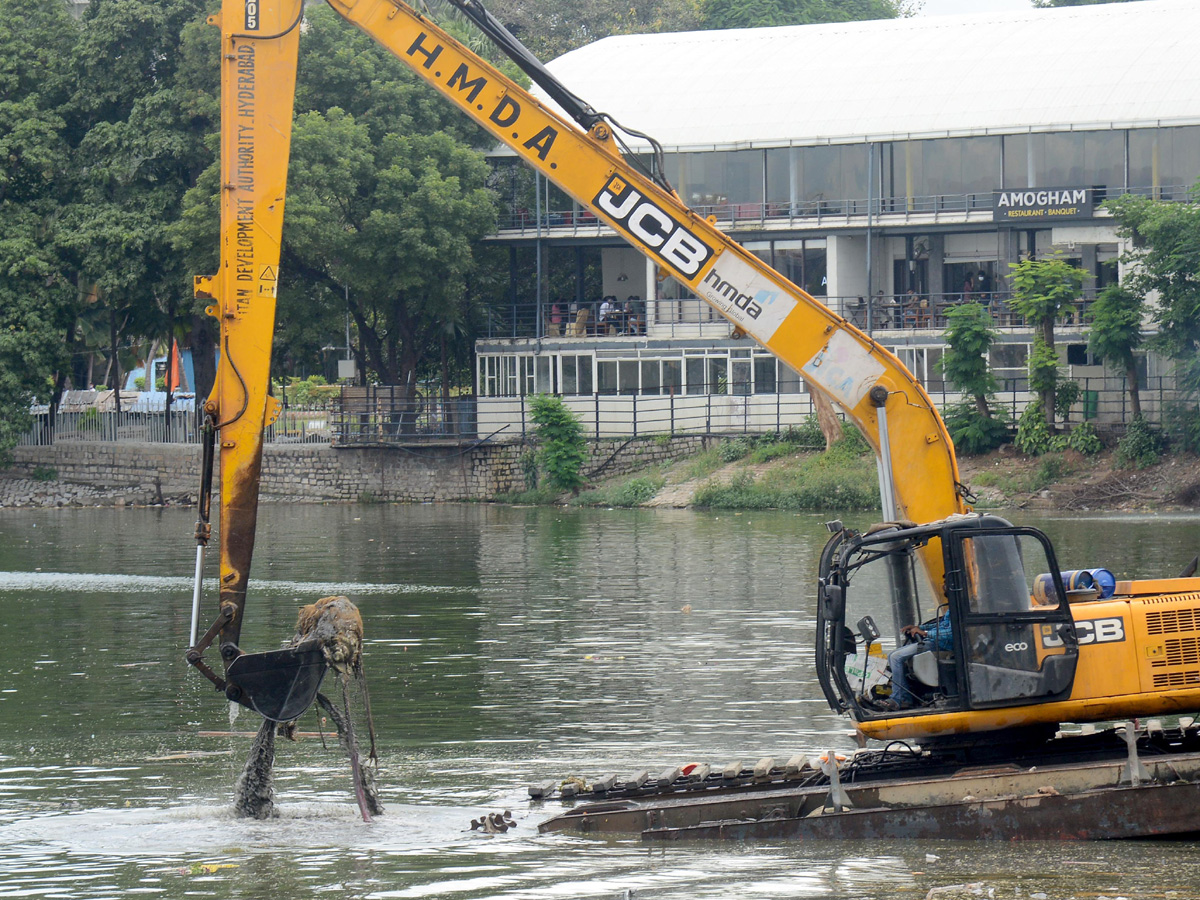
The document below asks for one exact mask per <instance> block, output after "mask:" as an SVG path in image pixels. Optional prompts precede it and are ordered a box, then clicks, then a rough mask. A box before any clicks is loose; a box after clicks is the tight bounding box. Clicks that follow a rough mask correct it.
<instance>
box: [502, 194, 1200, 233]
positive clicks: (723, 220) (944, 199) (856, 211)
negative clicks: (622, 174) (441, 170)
mask: <svg viewBox="0 0 1200 900" xmlns="http://www.w3.org/2000/svg"><path fill="white" fill-rule="evenodd" d="M1191 190H1192V188H1191V186H1190V185H1186V184H1171V185H1159V186H1157V187H1131V188H1128V189H1119V188H1115V189H1113V190H1110V191H1107V192H1104V191H1097V193H1096V197H1095V202H1096V204H1097V206H1098V205H1099V204H1100V203H1101V202H1102V201H1103V200H1104V199H1107V198H1109V197H1117V196H1120V195H1121V194H1134V195H1136V196H1140V197H1153V198H1154V199H1156V200H1166V201H1170V202H1177V203H1182V202H1186V201H1188V200H1190V199H1191ZM993 197H994V195H993V192H992V191H990V190H989V191H971V192H966V193H947V194H928V195H923V196H914V197H876V198H874V199H871V200H868V199H867V198H866V197H829V198H826V197H816V198H811V199H804V200H796V201H787V200H771V201H767V202H765V203H764V202H761V201H751V202H745V203H735V202H729V201H723V202H719V203H705V202H697V203H694V204H692V206H691V208H692V210H693V211H694V212H696V213H697V214H698V215H701V216H715V217H716V220H717V224H718V226H720V227H721V228H723V229H726V230H737V229H738V228H753V227H756V226H758V227H766V226H768V225H771V226H785V225H789V224H791V225H796V226H802V227H805V228H809V227H812V226H814V225H821V224H823V223H826V222H828V223H829V224H837V223H838V222H845V221H849V220H852V219H858V218H864V219H865V218H866V216H867V213H868V211H870V212H872V213H873V214H874V215H875V216H876V217H878V220H879V221H880V222H881V224H887V222H889V221H906V220H908V219H922V220H928V219H930V218H931V217H932V218H933V219H935V220H936V219H937V218H939V217H941V216H942V215H951V214H952V215H955V216H964V215H968V214H971V213H984V212H986V213H990V212H991V210H992V205H993V202H994V201H993ZM498 227H499V231H500V233H501V234H503V235H505V236H508V237H512V236H522V237H531V236H535V235H537V234H538V233H548V234H553V235H554V236H566V235H599V234H608V233H612V232H611V229H609V228H608V226H607V225H604V224H603V223H602V222H601V221H600V220H599V219H597V218H596V215H595V214H594V213H593V212H591V211H590V210H587V209H583V208H581V207H579V206H573V207H571V208H567V209H551V210H545V211H543V212H542V215H541V220H540V222H539V220H538V217H537V215H536V214H535V213H534V212H532V211H531V210H528V209H520V208H518V209H510V210H508V211H507V212H505V213H502V214H501V216H500V222H499V226H498Z"/></svg>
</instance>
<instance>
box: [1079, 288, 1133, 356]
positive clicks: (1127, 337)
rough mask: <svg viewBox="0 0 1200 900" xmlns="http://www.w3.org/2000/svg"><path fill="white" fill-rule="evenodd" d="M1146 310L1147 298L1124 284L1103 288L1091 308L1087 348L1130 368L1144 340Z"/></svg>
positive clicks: (1094, 353) (1097, 354) (1093, 353)
mask: <svg viewBox="0 0 1200 900" xmlns="http://www.w3.org/2000/svg"><path fill="white" fill-rule="evenodd" d="M1145 311H1146V300H1145V297H1144V296H1142V295H1141V294H1139V293H1137V292H1136V291H1133V290H1130V289H1129V288H1128V287H1126V285H1125V284H1124V283H1120V284H1110V285H1108V286H1107V287H1106V288H1104V290H1102V291H1101V292H1100V295H1099V296H1098V297H1096V300H1095V302H1094V303H1093V304H1092V307H1091V330H1090V331H1089V332H1088V349H1089V350H1091V352H1092V355H1094V356H1096V357H1099V358H1100V359H1102V360H1104V361H1105V362H1106V363H1108V364H1109V365H1111V366H1114V367H1116V368H1119V369H1121V370H1125V369H1128V368H1129V367H1130V366H1131V365H1132V364H1133V359H1134V352H1135V351H1136V350H1137V348H1138V347H1139V346H1141V343H1142V318H1143V317H1144V315H1145Z"/></svg>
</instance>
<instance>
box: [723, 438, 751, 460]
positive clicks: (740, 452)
mask: <svg viewBox="0 0 1200 900" xmlns="http://www.w3.org/2000/svg"><path fill="white" fill-rule="evenodd" d="M753 447H754V444H753V442H752V441H751V440H750V438H747V437H737V438H733V439H732V440H728V441H725V442H724V443H723V444H721V446H720V447H718V448H717V453H718V454H719V455H720V457H721V461H722V462H726V463H731V462H737V461H738V460H739V459H742V458H743V457H745V456H746V454H748V453H749V452H750V451H751V450H752V449H753Z"/></svg>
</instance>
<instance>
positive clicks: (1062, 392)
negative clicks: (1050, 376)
mask: <svg viewBox="0 0 1200 900" xmlns="http://www.w3.org/2000/svg"><path fill="white" fill-rule="evenodd" d="M1081 393H1083V389H1082V388H1080V387H1079V382H1078V381H1063V382H1060V383H1059V385H1058V387H1057V388H1056V389H1055V392H1054V414H1055V415H1057V416H1058V417H1059V418H1060V419H1062V420H1063V421H1064V422H1065V421H1066V420H1067V419H1068V418H1069V417H1070V415H1071V407H1072V406H1074V405H1075V404H1076V403H1077V402H1078V400H1079V395H1080V394H1081Z"/></svg>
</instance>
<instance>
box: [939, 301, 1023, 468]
mask: <svg viewBox="0 0 1200 900" xmlns="http://www.w3.org/2000/svg"><path fill="white" fill-rule="evenodd" d="M946 320H947V324H948V327H947V329H946V334H945V338H946V349H945V352H944V353H943V354H942V361H941V369H942V372H943V374H944V375H945V376H946V378H947V379H948V380H949V381H950V383H951V384H953V385H954V386H955V387H957V388H959V389H960V390H962V391H963V393H965V394H969V395H970V396H971V397H973V398H974V401H975V402H974V404H973V405H972V404H970V403H961V404H958V405H956V406H954V407H952V408H950V409H948V410H946V413H945V418H946V428H947V429H948V430H949V432H950V437H951V439H952V440H953V441H954V445H955V447H957V448H958V449H960V450H961V451H963V452H964V453H968V454H979V453H987V452H988V451H989V450H994V449H995V448H996V447H999V446H1000V445H1001V444H1002V443H1004V441H1005V439H1006V438H1007V436H1008V423H1007V421H1006V420H1005V418H1004V417H1002V416H993V415H992V410H991V406H990V404H989V399H990V396H991V394H993V393H994V392H995V390H996V377H995V376H994V375H993V374H992V370H991V368H990V367H989V366H988V350H989V349H991V346H992V344H993V343H994V342H995V340H996V330H995V327H994V326H993V323H992V317H991V315H990V314H989V313H988V311H987V308H986V307H985V306H983V304H981V303H964V304H961V305H959V306H956V307H955V308H954V309H952V310H950V311H949V312H948V313H947V314H946Z"/></svg>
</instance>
